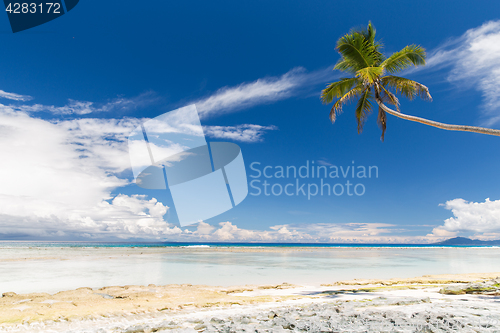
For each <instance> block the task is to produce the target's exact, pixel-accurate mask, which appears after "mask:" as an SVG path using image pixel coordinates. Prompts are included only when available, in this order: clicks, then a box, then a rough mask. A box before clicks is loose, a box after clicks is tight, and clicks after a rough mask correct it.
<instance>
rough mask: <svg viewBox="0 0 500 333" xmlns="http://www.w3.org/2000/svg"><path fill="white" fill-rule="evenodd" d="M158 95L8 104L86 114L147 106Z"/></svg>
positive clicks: (47, 110) (15, 107)
mask: <svg viewBox="0 0 500 333" xmlns="http://www.w3.org/2000/svg"><path fill="white" fill-rule="evenodd" d="M158 99H159V98H158V97H157V96H156V95H155V94H154V93H153V92H146V93H143V94H140V95H139V96H136V97H132V98H123V97H120V98H115V99H113V100H111V101H110V102H107V103H104V104H100V105H96V104H95V103H94V102H88V101H76V100H73V99H69V100H68V103H67V104H66V105H64V106H55V105H43V104H33V105H19V106H16V105H10V107H11V108H13V109H14V110H17V111H23V112H49V113H52V114H56V115H71V114H75V115H86V114H89V113H96V112H109V111H126V110H133V109H137V108H140V107H144V106H147V105H149V104H152V103H154V102H156V101H158Z"/></svg>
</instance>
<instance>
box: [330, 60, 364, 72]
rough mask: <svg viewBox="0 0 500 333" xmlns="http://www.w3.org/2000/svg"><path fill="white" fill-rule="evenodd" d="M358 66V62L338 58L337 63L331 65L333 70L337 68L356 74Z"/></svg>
mask: <svg viewBox="0 0 500 333" xmlns="http://www.w3.org/2000/svg"><path fill="white" fill-rule="evenodd" d="M358 67H359V66H358V64H357V63H356V62H355V61H353V60H348V59H344V58H340V59H339V61H337V63H336V64H335V66H334V67H333V70H339V71H342V72H347V73H350V74H356V71H357V68H358Z"/></svg>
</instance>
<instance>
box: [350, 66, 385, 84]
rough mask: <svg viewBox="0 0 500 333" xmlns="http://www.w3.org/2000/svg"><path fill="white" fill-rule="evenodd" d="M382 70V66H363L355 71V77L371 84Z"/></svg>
mask: <svg viewBox="0 0 500 333" xmlns="http://www.w3.org/2000/svg"><path fill="white" fill-rule="evenodd" d="M383 72H384V69H383V68H382V67H378V66H377V67H373V66H371V67H365V68H362V69H360V70H358V71H357V72H356V77H358V78H360V79H361V80H363V82H364V84H366V85H371V84H373V83H375V81H376V80H378V79H379V78H380V76H381V75H382V73H383Z"/></svg>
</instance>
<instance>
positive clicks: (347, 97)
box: [330, 84, 363, 123]
mask: <svg viewBox="0 0 500 333" xmlns="http://www.w3.org/2000/svg"><path fill="white" fill-rule="evenodd" d="M362 92H363V85H362V84H358V85H357V86H355V87H354V88H352V89H351V90H349V91H348V92H346V93H345V94H344V95H343V96H342V97H341V98H340V99H339V100H337V101H336V102H335V103H334V104H333V107H332V109H331V110H330V120H331V121H332V123H334V122H335V119H336V118H337V115H339V114H341V113H342V106H344V105H345V104H347V103H349V102H351V101H352V100H353V99H354V98H356V97H359V95H361V93H362Z"/></svg>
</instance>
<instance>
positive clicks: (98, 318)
mask: <svg viewBox="0 0 500 333" xmlns="http://www.w3.org/2000/svg"><path fill="white" fill-rule="evenodd" d="M499 276H500V272H497V273H484V274H479V273H474V274H460V275H449V274H448V275H427V276H421V277H415V278H407V279H387V280H348V281H337V282H334V283H332V284H324V285H321V286H299V285H291V284H286V283H285V284H278V285H260V286H256V285H244V286H231V287H214V286H203V285H187V284H185V285H165V286H157V285H148V286H137V285H129V286H110V287H104V288H98V289H91V288H87V287H84V288H78V289H76V290H69V291H62V292H58V293H54V294H50V293H29V294H16V293H13V292H6V293H3V295H2V298H0V323H1V325H0V330H1V331H6V332H48V331H55V332H156V331H166V332H175V331H178V332H181V331H182V332H188V331H191V332H194V331H199V332H201V331H207V332H208V331H221V329H222V328H224V330H225V329H226V328H228V327H233V328H234V329H235V330H236V331H238V330H239V331H245V329H250V328H252V329H256V330H257V331H259V332H261V331H262V332H264V331H276V329H278V328H280V329H281V330H285V331H286V332H290V331H315V330H316V328H314V327H316V326H318V325H319V326H318V327H320V326H321V325H327V326H328V325H330V326H328V327H330V328H329V331H332V332H333V331H335V329H333V326H331V325H337V328H338V329H339V330H337V331H342V330H343V329H341V327H344V326H345V325H347V326H345V327H344V329H346V330H347V329H348V326H349V325H351V326H352V328H353V329H354V328H355V327H358V328H359V327H364V326H363V325H365V326H366V325H372V326H373V325H389V324H390V325H392V328H398V329H401V330H400V331H402V332H406V331H408V332H413V331H416V330H414V329H415V327H416V326H415V325H417V324H418V325H423V323H424V322H425V323H427V325H431V324H432V323H433V320H434V321H435V323H434V324H435V325H438V326H439V325H445V326H446V325H448V326H449V327H448V329H449V330H451V331H458V332H467V331H468V330H467V329H469V328H470V329H471V330H472V329H474V327H475V326H474V325H476V326H477V325H479V326H478V327H479V328H478V329H479V330H477V331H480V332H497V331H498V330H499V329H500V326H498V323H499V322H500V302H499V300H500V290H499V291H498V292H497V293H491V292H490V293H489V294H486V295H485V294H484V292H481V293H480V292H478V293H466V292H463V293H458V294H456V295H452V294H444V293H443V290H445V288H447V287H450V286H462V287H464V286H467V285H469V286H470V285H473V284H474V283H476V284H478V283H484V282H486V281H491V280H492V279H494V278H497V277H499ZM493 281H498V282H500V280H493ZM495 283H496V282H495ZM440 291H441V292H440ZM483 291H484V290H483ZM332 309H333V310H332ZM332 311H333V313H331V312H332ZM304 313H306V314H304ZM424 314H425V316H427V317H426V318H427V319H426V321H425V320H424V319H425V318H424V317H425V316H424ZM391 316H392V317H394V318H396V319H397V320H394V318H393V319H391V320H388V319H387V318H389V317H391ZM422 316H424V317H422ZM392 317H391V318H392ZM311 318H312V319H311ZM377 318H379V319H380V320H377ZM423 318H424V319H423ZM439 318H441V319H439ZM443 318H448V319H450V318H454V319H453V320H454V321H453V322H452V321H450V320H448V321H447V320H444V319H443ZM495 323H496V324H495ZM289 324H290V325H292V326H293V327H292V326H290V325H289ZM434 324H433V325H434ZM231 325H232V326H231ZM242 325H243V326H242ZM301 325H302V326H301ZM304 325H306V326H304ZM307 325H309V326H307ZM311 325H312V326H311ZM314 325H316V326H314ZM342 325H344V326H342ZM450 325H451V326H450ZM481 325H483V326H484V325H486V326H484V327H483V329H481V327H482V326H481ZM488 325H489V326H488ZM240 326H241V327H240ZM414 326H415V327H414ZM452 326H453V327H452ZM455 326H456V327H455ZM459 326H460V327H459ZM221 327H222V328H221ZM238 327H239V328H238ZM245 327H246V328H245ZM284 327H285V328H284ZM286 327H288V328H286ZM373 327H375V326H373ZM381 327H382V326H381ZM443 327H444V326H443ZM318 329H319V328H318ZM323 329H326V327H323ZM438 329H441V330H442V329H443V328H439V327H438ZM224 330H222V331H224ZM254 331H255V330H254ZM365 331H366V330H365ZM442 331H443V332H445V331H446V330H442ZM436 332H441V331H440V330H436ZM471 332H472V331H471Z"/></svg>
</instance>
